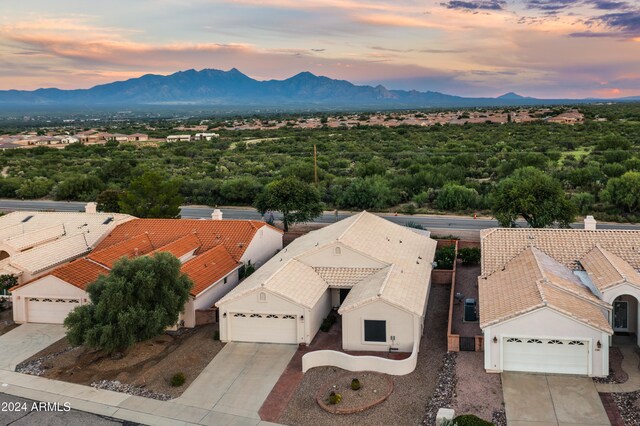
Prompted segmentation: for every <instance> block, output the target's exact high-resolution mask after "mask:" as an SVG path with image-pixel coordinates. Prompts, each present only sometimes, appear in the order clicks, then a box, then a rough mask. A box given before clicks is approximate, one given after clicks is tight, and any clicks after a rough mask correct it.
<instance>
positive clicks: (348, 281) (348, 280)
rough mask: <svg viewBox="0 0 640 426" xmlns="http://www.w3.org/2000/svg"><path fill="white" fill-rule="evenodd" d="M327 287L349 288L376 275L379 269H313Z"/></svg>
mask: <svg viewBox="0 0 640 426" xmlns="http://www.w3.org/2000/svg"><path fill="white" fill-rule="evenodd" d="M313 269H314V271H315V272H316V274H318V275H320V278H322V279H323V280H324V281H325V282H326V283H327V285H329V286H331V287H335V288H351V287H353V286H354V285H356V284H358V283H359V282H360V281H362V280H364V279H365V278H367V277H370V276H372V275H374V274H375V273H377V272H378V271H379V270H380V268H327V267H316V268H313Z"/></svg>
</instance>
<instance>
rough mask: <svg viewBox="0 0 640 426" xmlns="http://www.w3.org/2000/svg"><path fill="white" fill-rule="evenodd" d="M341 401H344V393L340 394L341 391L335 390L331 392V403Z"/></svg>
mask: <svg viewBox="0 0 640 426" xmlns="http://www.w3.org/2000/svg"><path fill="white" fill-rule="evenodd" d="M340 401H342V395H340V394H339V393H335V392H334V391H331V393H330V394H329V404H331V405H336V404H340Z"/></svg>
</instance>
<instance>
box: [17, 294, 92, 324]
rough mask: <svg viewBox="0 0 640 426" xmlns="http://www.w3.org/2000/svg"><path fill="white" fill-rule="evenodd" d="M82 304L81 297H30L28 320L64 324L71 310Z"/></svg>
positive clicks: (28, 300)
mask: <svg viewBox="0 0 640 426" xmlns="http://www.w3.org/2000/svg"><path fill="white" fill-rule="evenodd" d="M78 306H80V300H79V299H61V298H29V299H27V322H33V323H43V324H62V323H63V322H64V319H65V318H66V317H67V315H69V312H71V311H72V310H74V309H75V308H76V307H78Z"/></svg>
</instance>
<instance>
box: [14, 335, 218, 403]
mask: <svg viewBox="0 0 640 426" xmlns="http://www.w3.org/2000/svg"><path fill="white" fill-rule="evenodd" d="M216 330H217V324H208V325H204V326H200V327H196V328H195V329H192V330H185V331H183V332H182V333H180V334H176V335H170V334H163V335H161V336H158V337H156V338H155V339H151V340H148V341H146V342H141V343H138V344H136V345H135V346H134V347H132V348H131V349H129V350H128V351H127V353H126V354H125V356H124V357H122V358H119V359H118V357H110V356H107V355H105V354H104V353H103V352H101V351H95V350H90V349H86V348H82V347H80V348H77V349H75V350H72V351H67V352H64V353H62V354H60V355H59V356H56V357H55V358H53V359H49V360H46V361H44V362H43V363H42V367H43V368H44V370H45V371H44V374H43V376H44V377H47V378H49V379H55V380H62V381H66V382H71V383H78V384H82V385H87V386H89V385H91V384H92V383H95V382H99V381H101V380H117V381H119V382H121V383H126V384H131V385H134V386H140V387H144V388H146V389H149V390H150V391H153V392H156V393H162V394H167V395H171V396H173V397H178V396H180V395H181V394H182V392H184V391H185V390H186V389H187V387H189V385H190V384H191V382H193V381H194V380H195V378H196V377H198V375H199V374H200V372H201V371H202V370H203V369H204V368H205V367H206V366H207V365H208V364H209V362H211V360H212V359H213V358H214V357H215V356H216V355H217V353H218V352H219V351H220V350H221V349H222V347H223V346H224V344H223V343H221V342H219V341H216V340H214V339H213V335H214V332H215V331H216ZM68 347H69V342H68V341H67V339H66V338H64V339H61V340H59V341H58V342H56V343H54V344H53V345H51V346H49V347H48V348H46V349H45V350H43V351H41V352H40V353H38V354H36V355H34V356H33V357H31V358H29V359H28V360H26V361H25V362H29V361H32V360H35V359H38V358H42V357H44V356H47V355H49V354H53V353H56V352H62V351H64V349H65V348H68ZM179 372H182V373H183V374H184V375H185V378H186V381H185V383H184V384H183V385H182V386H178V387H172V386H171V385H170V384H169V381H170V380H171V377H172V376H173V375H174V374H176V373H179Z"/></svg>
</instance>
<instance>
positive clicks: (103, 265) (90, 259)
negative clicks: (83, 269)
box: [78, 256, 111, 271]
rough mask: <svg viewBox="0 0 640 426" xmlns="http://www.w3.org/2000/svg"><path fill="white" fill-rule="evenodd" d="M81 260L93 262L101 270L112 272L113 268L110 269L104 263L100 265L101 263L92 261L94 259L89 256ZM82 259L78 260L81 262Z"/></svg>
mask: <svg viewBox="0 0 640 426" xmlns="http://www.w3.org/2000/svg"><path fill="white" fill-rule="evenodd" d="M80 259H84V260H87V261H89V262H91V263H93V264H96V265H98V266H100V267H101V268H104V269H106V270H107V271H110V270H111V268H109V267H108V266H107V265H105V264H103V263H100V262H98V261H97V260H93V259H92V258H90V257H89V256H85V257H81V258H80ZM80 259H78V260H80Z"/></svg>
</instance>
